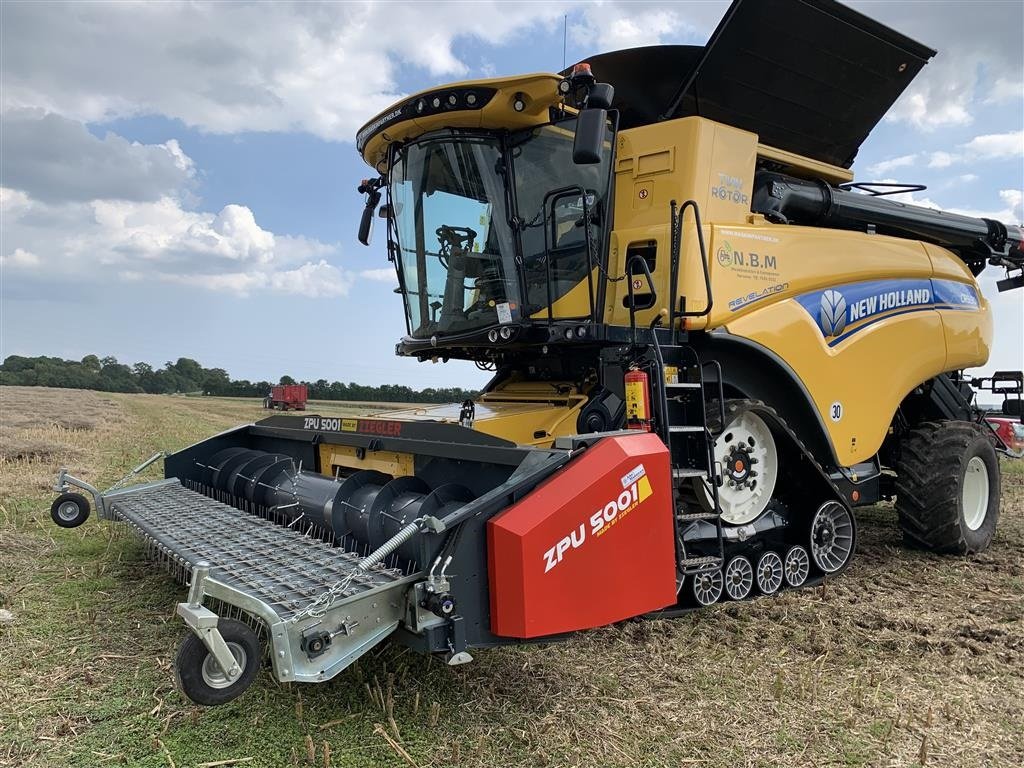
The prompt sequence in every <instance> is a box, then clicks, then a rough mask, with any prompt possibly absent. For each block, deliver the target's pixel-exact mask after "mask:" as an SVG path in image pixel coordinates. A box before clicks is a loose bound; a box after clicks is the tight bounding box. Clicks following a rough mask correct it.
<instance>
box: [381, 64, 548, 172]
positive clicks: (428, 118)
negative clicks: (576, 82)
mask: <svg viewBox="0 0 1024 768" xmlns="http://www.w3.org/2000/svg"><path fill="white" fill-rule="evenodd" d="M560 80H561V78H560V77H559V76H558V75H553V74H550V73H537V74H531V75H518V76H515V77H499V78H491V79H487V80H472V81H466V82H459V83H449V84H447V85H443V86H439V87H437V88H431V89H429V90H426V91H421V92H419V93H416V94H414V95H412V96H411V97H409V98H408V99H406V100H405V101H404V102H402V104H403V105H413V106H412V109H411V110H410V111H409V116H408V117H407V118H405V119H396V118H399V117H404V116H400V115H397V114H396V111H397V110H399V109H401V106H399V105H394V106H392V107H389V108H388V109H387V110H385V111H384V112H381V113H380V114H379V115H377V116H376V117H375V118H374V119H373V120H371V121H370V122H369V123H367V128H370V129H372V128H373V127H374V126H375V125H377V124H386V128H385V129H384V130H379V131H376V132H374V131H370V133H371V134H372V135H370V136H369V138H368V139H367V140H366V144H365V146H363V147H362V150H361V151H362V155H363V159H364V160H365V161H366V162H367V163H368V164H369V165H371V166H373V167H375V168H377V167H379V166H380V165H381V163H383V162H384V161H385V159H386V155H387V148H388V145H389V144H392V143H393V142H396V141H406V140H408V139H411V138H415V137H416V136H421V135H423V134H424V133H429V132H430V131H435V130H439V129H442V128H498V129H505V130H509V131H514V130H517V129H520V128H528V127H530V126H532V125H543V124H545V123H547V122H548V120H549V115H548V108H549V107H551V106H552V105H553V104H556V103H557V102H558V101H559V100H560V98H561V96H560V94H559V93H558V83H559V81H560ZM467 88H486V89H492V88H493V89H495V90H496V93H495V94H494V95H493V96H492V97H491V98H490V100H489V101H488V102H487V104H486V105H484V106H483V107H481V108H476V109H474V108H470V107H468V106H467V105H465V104H460V105H459V106H458V107H455V108H451V109H444V110H443V111H441V112H436V113H433V114H426V115H417V114H416V112H415V104H416V102H417V101H418V100H419V99H428V98H429V99H431V100H432V99H433V98H434V97H435V96H436V97H437V98H438V99H441V100H442V103H443V101H444V100H445V99H447V98H448V95H449V94H451V93H455V92H458V91H459V90H460V89H467ZM517 99H519V100H520V102H521V103H522V105H523V109H522V110H516V108H515V102H516V100H517ZM392 120H394V122H391V121H392ZM364 130H366V129H364ZM381 170H383V169H382V168H381Z"/></svg>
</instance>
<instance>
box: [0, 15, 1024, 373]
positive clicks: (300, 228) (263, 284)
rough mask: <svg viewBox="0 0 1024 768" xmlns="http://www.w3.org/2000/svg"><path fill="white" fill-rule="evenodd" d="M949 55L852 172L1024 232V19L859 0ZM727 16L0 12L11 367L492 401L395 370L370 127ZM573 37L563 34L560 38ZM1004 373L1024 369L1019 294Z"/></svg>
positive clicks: (1009, 303)
mask: <svg viewBox="0 0 1024 768" xmlns="http://www.w3.org/2000/svg"><path fill="white" fill-rule="evenodd" d="M849 4H850V5H852V6H853V7H854V8H856V9H857V10H860V11H862V12H863V13H866V14H867V15H869V16H872V17H874V18H876V19H878V20H879V21H881V22H883V23H885V24H887V25H889V26H892V27H894V28H895V29H897V30H899V31H900V32H903V33H904V34H907V35H909V36H910V37H912V38H914V39H916V40H919V41H920V42H922V43H924V44H926V45H928V46H930V47H932V48H935V49H938V50H939V55H938V56H937V57H936V58H935V59H933V60H932V62H931V63H930V64H928V65H927V66H926V67H925V69H924V71H923V72H922V73H921V74H920V75H919V76H918V78H917V79H916V80H915V81H914V83H913V84H912V85H911V87H910V88H909V89H908V91H907V92H906V93H905V94H904V95H903V97H902V98H901V99H900V100H899V101H898V102H897V103H896V105H895V106H894V107H893V108H892V109H891V110H890V112H889V114H888V115H887V116H886V118H885V119H884V120H883V121H882V122H881V123H880V124H879V125H878V126H877V127H876V129H875V130H874V131H873V133H872V134H871V136H870V137H869V138H868V140H867V141H866V142H865V144H864V145H863V146H862V148H861V150H860V153H859V155H858V158H857V161H856V163H855V165H854V171H855V173H856V178H857V180H859V181H867V180H898V181H907V182H915V183H921V184H926V185H927V186H928V189H927V190H926V191H925V192H919V193H914V194H913V195H907V196H904V197H903V199H904V200H907V201H910V202H917V203H920V204H924V205H930V206H933V207H939V208H942V209H946V210H950V211H958V212H962V213H967V214H970V215H976V216H986V217H990V218H995V219H999V220H1001V221H1004V222H1006V223H1020V222H1021V221H1022V219H1024V213H1022V188H1024V157H1022V155H1024V53H1022V51H1024V48H1022V46H1021V29H1024V2H1021V0H1006V1H1005V2H998V1H997V2H951V1H946V2H933V1H931V0H916V1H915V2H902V1H901V0H885V1H884V2H883V1H881V0H879V1H876V2H863V1H858V2H850V3H849ZM726 7H727V3H725V2H716V1H713V0H709V1H702V2H623V1H621V0H619V1H607V2H593V3H579V2H558V1H557V0H549V1H546V2H486V1H479V2H466V3H446V2H430V3H424V2H419V3H415V2H413V3H388V2H350V3H330V4H319V3H241V2H223V3H209V4H207V3H198V2H197V3H187V4H185V3H181V4H180V3H174V2H162V3H143V2H140V3H133V2H107V3H90V2H76V3H53V2H45V1H33V2H17V1H16V0H4V2H3V3H2V4H0V36H2V39H0V357H6V356H7V355H12V354H21V355H55V356H59V357H66V358H73V359H80V358H81V357H83V356H84V355H86V354H97V355H99V356H101V357H103V356H106V355H113V356H114V357H116V358H118V360H120V361H121V362H126V363H129V364H131V363H134V362H138V361H145V362H149V363H151V364H154V365H158V366H159V365H162V364H163V363H164V362H165V361H167V360H175V359H177V358H178V357H191V358H194V359H196V360H198V361H199V362H201V363H202V364H204V365H206V366H210V367H213V366H217V367H223V368H225V369H227V370H228V372H229V373H230V374H231V375H232V376H233V377H235V378H246V379H252V380H263V379H270V380H277V379H278V378H279V377H280V376H281V375H284V374H287V375H290V376H293V377H294V378H296V379H308V380H316V379H320V378H325V379H328V380H341V381H346V382H348V381H357V382H359V383H364V384H381V383H403V384H407V385H409V386H412V387H414V388H421V387H427V386H464V387H467V388H474V387H479V386H480V385H482V384H483V383H484V382H485V381H486V376H487V375H486V374H481V373H480V372H479V371H477V370H476V369H475V368H474V367H473V366H472V364H469V363H448V364H444V365H434V364H431V363H418V362H416V361H414V360H411V359H408V358H398V357H395V356H394V354H393V352H394V344H395V342H396V341H397V340H398V339H399V338H400V337H401V336H402V334H403V333H404V330H405V328H404V321H403V318H402V312H401V303H400V299H399V297H398V296H396V295H395V294H394V287H395V285H396V281H395V279H394V276H393V272H392V270H391V269H390V268H389V265H388V263H387V260H386V257H385V249H384V243H383V238H382V237H380V235H381V234H382V230H379V231H378V237H377V238H376V241H375V242H374V243H373V245H372V246H371V247H369V248H365V247H363V246H361V245H359V244H358V243H357V241H356V238H355V234H356V230H357V226H358V219H359V216H360V214H361V207H362V197H361V196H360V195H358V194H357V192H356V186H357V184H358V183H359V180H360V179H361V178H363V177H364V176H367V175H369V174H368V169H367V167H366V166H365V165H364V164H363V162H362V160H361V158H360V157H359V155H358V154H357V152H356V151H355V147H354V144H353V138H354V136H355V133H356V130H357V129H358V128H359V127H360V126H361V125H362V124H363V123H365V122H367V121H368V120H369V119H370V118H371V117H373V116H374V115H375V114H377V113H378V112H379V111H381V110H382V109H384V108H385V107H386V106H388V105H389V104H391V103H392V102H394V101H396V100H398V99H400V98H402V97H403V96H404V95H407V94H410V93H413V92H415V91H417V90H421V89H424V88H428V87H432V86H434V85H437V84H441V83H445V82H452V81H457V80H464V79H473V78H481V77H494V76H499V75H512V74H519V73H525V72H534V71H558V70H559V69H561V68H562V64H563V40H564V45H565V61H567V62H568V63H570V64H571V63H572V62H574V61H578V60H580V59H583V58H585V57H587V56H589V55H593V54H595V53H600V52H604V51H610V50H617V49H621V48H629V47H634V46H639V45H652V44H659V43H675V44H679V43H682V44H703V43H704V42H705V41H706V40H707V37H708V35H709V34H710V32H711V31H712V30H713V28H714V26H715V24H716V23H717V22H718V20H719V19H720V18H721V16H722V14H723V13H724V11H725V9H726ZM563 32H564V33H565V34H564V36H563ZM1001 276H1002V275H1001V274H997V270H994V269H991V268H990V269H989V270H987V271H986V272H985V273H984V274H983V276H982V285H983V289H984V291H985V293H986V295H987V296H988V297H989V299H990V300H991V301H992V302H993V304H994V306H995V313H996V339H995V347H994V350H993V354H992V358H991V360H990V364H989V365H988V366H987V367H986V370H993V369H1007V368H1015V369H1020V368H1022V367H1024V360H1022V357H1024V309H1022V305H1024V291H1019V290H1018V291H1014V292H1010V293H1003V294H999V293H997V292H996V290H995V287H994V282H995V280H996V279H997V278H998V277H1001Z"/></svg>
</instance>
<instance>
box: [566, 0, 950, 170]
mask: <svg viewBox="0 0 1024 768" xmlns="http://www.w3.org/2000/svg"><path fill="white" fill-rule="evenodd" d="M934 55H935V51H933V50H932V49H930V48H928V47H926V46H924V45H921V44H920V43H917V42H915V41H913V40H911V39H910V38H909V37H906V36H905V35H902V34H900V33H899V32H896V31H895V30H893V29H890V28H889V27H886V26H885V25H883V24H880V23H878V22H877V21H874V20H872V19H869V18H868V17H867V16H864V15H863V14H860V13H858V12H856V11H854V10H852V9H850V8H847V7H846V6H844V5H841V4H839V3H837V2H835V0H734V2H733V3H732V5H731V6H730V7H729V10H728V11H727V12H726V14H725V16H724V18H723V19H722V21H721V22H720V23H719V25H718V27H717V28H716V29H715V31H714V33H712V35H711V38H710V39H709V40H708V43H707V45H705V46H703V47H701V46H686V45H674V46H652V47H648V48H633V49H629V50H624V51H614V52H611V53H605V54H601V55H598V56H594V57H591V58H589V59H587V61H588V62H589V63H590V65H591V67H592V68H593V71H594V74H595V76H596V77H597V78H598V79H599V80H602V81H606V82H609V83H611V84H612V85H614V86H615V104H614V106H615V107H616V108H618V109H619V110H620V113H621V114H620V126H621V127H623V128H630V127H635V126H638V125H647V124H649V123H654V122H657V121H659V120H664V119H673V118H678V117H687V116H690V115H699V116H701V117H706V118H709V119H711V120H715V121H718V122H721V123H725V124H727V125H732V126H735V127H737V128H742V129H744V130H747V131H751V132H752V133H756V134H758V135H759V137H760V141H761V143H762V144H767V145H769V146H773V147H777V148H779V149H784V150H788V151H790V152H795V153H796V154H799V155H803V156H805V157H810V158H813V159H815V160H820V161H822V162H825V163H829V164H831V165H838V166H841V167H844V168H849V167H850V165H852V164H853V159H854V157H856V154H857V150H858V149H859V148H860V145H861V144H862V143H863V141H864V140H865V139H866V138H867V136H868V134H869V133H870V132H871V129H872V128H874V126H875V125H876V124H877V123H878V121H879V120H881V119H882V117H883V116H884V115H885V113H886V112H887V111H888V109H889V107H891V106H892V105H893V103H894V102H895V101H896V99H898V98H899V96H900V94H902V93H903V91H904V89H905V88H906V87H907V86H908V85H909V84H910V81H911V80H913V79H914V77H915V76H916V75H917V73H918V72H919V71H920V70H921V68H922V67H923V66H924V65H925V64H926V63H927V62H928V59H930V58H931V57H932V56H934ZM570 70H571V68H570ZM567 71H568V70H567Z"/></svg>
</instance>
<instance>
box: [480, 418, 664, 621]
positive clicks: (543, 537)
mask: <svg viewBox="0 0 1024 768" xmlns="http://www.w3.org/2000/svg"><path fill="white" fill-rule="evenodd" d="M670 471H671V470H670V467H669V453H668V449H667V448H666V447H665V444H664V443H662V442H661V440H660V439H659V438H658V436H657V435H654V434H650V433H637V434H635V435H628V436H624V437H608V438H605V439H604V440H602V441H601V442H599V443H598V444H597V445H595V446H594V447H592V448H589V449H587V450H586V451H585V452H584V453H583V454H582V455H581V456H580V457H579V458H577V459H574V460H573V461H572V462H570V463H569V465H568V466H567V467H566V468H565V469H563V470H561V471H560V472H559V473H558V474H556V475H555V476H553V477H551V478H550V479H548V480H547V481H545V482H544V483H543V484H542V485H540V486H539V487H538V488H536V489H535V490H534V491H533V492H532V493H530V494H529V495H528V496H527V497H526V498H524V499H523V500H522V501H520V502H519V503H518V504H516V505H514V506H512V507H509V508H508V509H507V510H505V511H504V512H501V513H500V514H498V515H496V516H495V517H494V518H492V519H491V520H490V521H488V523H487V549H488V552H487V554H488V571H489V574H490V582H491V631H492V632H494V634H496V635H503V636H506V637H542V636H544V635H553V634H558V633H561V632H571V631H574V630H579V629H589V628H592V627H599V626H602V625H604V624H611V623H613V622H616V621H621V620H622V619H626V618H629V617H631V616H636V615H639V614H642V613H646V612H648V611H653V610H657V609H658V608H664V607H665V606H667V605H671V604H672V603H674V602H675V600H676V581H675V579H676V567H675V544H674V542H673V527H672V489H671V484H670V480H669V478H670Z"/></svg>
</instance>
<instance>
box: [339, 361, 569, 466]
mask: <svg viewBox="0 0 1024 768" xmlns="http://www.w3.org/2000/svg"><path fill="white" fill-rule="evenodd" d="M586 402H587V397H586V395H581V394H578V393H577V392H576V391H575V388H574V387H573V385H571V384H567V383H560V382H528V381H516V380H511V381H507V382H502V384H501V385H500V386H499V387H498V388H496V389H494V390H491V391H490V392H486V393H484V394H483V395H481V396H480V397H479V398H478V399H477V400H475V401H474V408H475V416H474V420H473V426H472V428H473V429H474V430H476V431H478V432H483V433H485V434H488V435H493V436H494V437H500V438H502V439H504V440H510V441H512V442H514V443H517V444H519V445H535V446H540V447H548V446H550V445H551V444H552V443H553V442H554V440H555V438H556V437H562V436H564V435H572V434H575V433H576V432H577V429H576V421H577V418H578V416H579V411H580V409H581V408H582V407H583V405H584V404H586ZM461 412H462V406H461V405H460V404H458V403H444V404H440V405H425V406H421V407H414V408H399V409H395V410H389V411H382V412H380V413H374V414H368V415H367V416H360V417H359V418H358V419H345V420H343V421H344V422H348V424H343V425H342V429H343V430H344V429H345V427H346V426H351V431H356V430H357V429H358V428H359V426H358V424H359V422H366V421H381V422H395V421H436V422H441V423H447V424H458V423H459V417H460V415H461ZM346 431H347V430H346ZM362 431H366V430H365V429H364V430H362ZM360 454H362V455H360ZM320 466H321V468H322V471H323V472H324V473H325V474H326V473H328V472H331V473H333V472H336V471H337V468H338V467H341V468H343V469H374V470H377V471H378V472H384V473H385V474H389V475H394V476H395V477H401V476H403V475H411V474H413V457H412V455H411V454H403V453H393V452H389V451H359V450H358V449H356V448H351V447H348V446H341V445H333V444H329V443H324V444H322V445H321V446H320Z"/></svg>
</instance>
